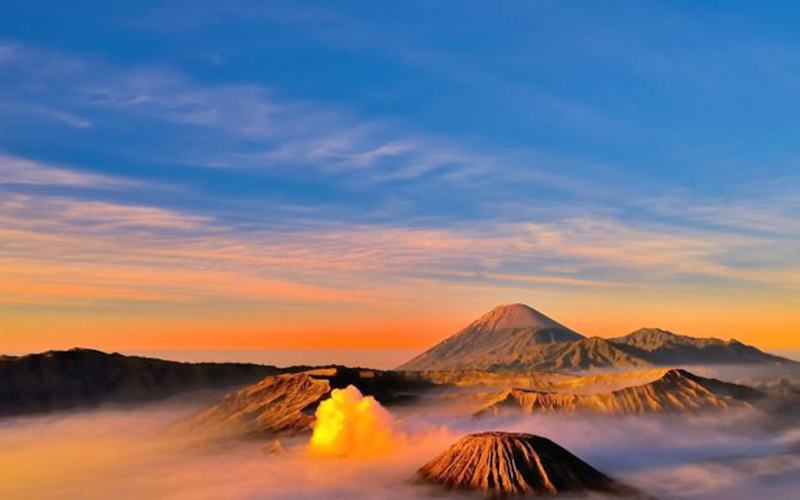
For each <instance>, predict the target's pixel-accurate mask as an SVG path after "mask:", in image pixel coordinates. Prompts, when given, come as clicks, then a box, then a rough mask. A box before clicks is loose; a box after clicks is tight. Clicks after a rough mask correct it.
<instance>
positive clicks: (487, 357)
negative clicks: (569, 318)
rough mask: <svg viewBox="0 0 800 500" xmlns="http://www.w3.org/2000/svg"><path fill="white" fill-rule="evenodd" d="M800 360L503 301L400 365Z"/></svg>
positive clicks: (593, 366) (626, 366)
mask: <svg viewBox="0 0 800 500" xmlns="http://www.w3.org/2000/svg"><path fill="white" fill-rule="evenodd" d="M724 363H743V364H762V365H767V364H768V365H773V366H778V367H785V368H788V369H792V370H800V363H796V362H794V361H791V360H788V359H786V358H781V357H779V356H774V355H771V354H767V353H765V352H762V351H760V350H758V349H756V348H755V347H752V346H748V345H745V344H742V343H741V342H738V341H736V340H733V339H731V340H720V339H714V338H697V337H689V336H686V335H678V334H675V333H672V332H668V331H666V330H660V329H657V328H647V329H641V330H637V331H636V332H633V333H631V334H629V335H626V336H623V337H617V338H609V339H604V338H600V337H588V338H587V337H584V336H583V335H581V334H579V333H577V332H575V331H573V330H571V329H569V328H567V327H566V326H564V325H562V324H561V323H559V322H557V321H555V320H553V319H551V318H548V317H547V316H545V315H544V314H542V313H540V312H539V311H537V310H535V309H533V308H531V307H528V306H526V305H525V304H510V305H504V306H498V307H495V308H494V309H492V310H491V311H489V312H488V313H486V314H484V315H483V316H481V317H480V318H479V319H477V320H476V321H474V322H472V323H471V324H469V325H468V326H467V327H465V328H463V329H462V330H460V331H459V332H457V333H456V334H455V335H453V336H451V337H449V338H447V339H445V340H444V341H442V342H440V343H439V344H437V345H435V346H433V347H432V348H431V349H428V350H427V351H425V352H423V353H422V354H420V355H419V356H417V357H416V358H414V359H412V360H410V361H408V362H407V363H405V364H403V365H401V366H399V367H398V368H397V369H398V370H409V371H430V370H458V371H463V370H483V371H518V372H522V371H541V370H549V371H587V370H588V371H593V370H607V369H613V370H631V369H642V368H647V367H654V366H676V365H703V364H724Z"/></svg>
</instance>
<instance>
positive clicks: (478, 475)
mask: <svg viewBox="0 0 800 500" xmlns="http://www.w3.org/2000/svg"><path fill="white" fill-rule="evenodd" d="M417 474H418V476H419V478H420V479H421V480H423V481H425V482H428V483H433V484H436V485H441V486H444V487H447V488H451V489H456V490H471V491H478V492H482V493H484V494H488V495H489V496H506V495H525V494H527V495H548V496H549V495H556V494H560V493H571V494H580V493H603V494H607V495H637V492H636V491H635V490H633V489H632V488H629V487H627V486H625V485H623V484H621V483H619V482H617V481H615V480H613V479H611V478H609V477H608V476H606V475H605V474H603V473H602V472H600V471H598V470H597V469H595V468H593V467H592V466H590V465H589V464H587V463H586V462H584V461H583V460H581V459H580V458H578V457H576V456H575V455H573V454H572V453H570V452H569V451H567V450H565V449H564V448H562V447H561V446H559V445H557V444H555V443H554V442H552V441H550V440H549V439H547V438H543V437H539V436H534V435H531V434H516V433H505V432H485V433H481V434H472V435H469V436H466V437H464V438H461V439H459V440H458V441H457V442H456V443H455V444H454V445H452V446H451V447H450V448H449V449H447V450H446V451H444V452H443V453H442V454H440V455H439V456H437V457H436V458H434V459H433V460H431V461H430V462H428V463H427V464H425V466H423V467H422V468H421V469H420V470H419V471H418V473H417Z"/></svg>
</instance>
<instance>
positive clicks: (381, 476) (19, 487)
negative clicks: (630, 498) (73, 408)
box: [0, 403, 800, 500]
mask: <svg viewBox="0 0 800 500" xmlns="http://www.w3.org/2000/svg"><path fill="white" fill-rule="evenodd" d="M197 409H198V405H192V404H187V403H180V404H176V403H171V404H151V405H144V406H139V407H136V408H111V409H100V410H93V411H87V412H75V413H70V414H64V415H60V416H47V417H29V418H15V419H9V420H5V421H3V422H1V423H0V498H14V499H22V500H25V499H74V498H81V499H86V500H100V499H103V500H106V499H108V498H115V499H128V498H130V499H140V498H150V499H162V498H164V499H186V500H188V499H231V500H240V499H241V500H244V499H289V498H308V499H320V500H321V499H337V498H342V499H350V498H375V499H386V500H394V499H408V498H420V497H424V498H441V497H446V498H452V497H453V495H452V494H449V493H448V494H445V493H440V492H439V490H437V489H435V488H430V487H425V486H421V485H419V484H415V483H414V482H413V481H412V478H413V475H414V472H415V471H416V470H417V469H418V468H419V467H421V466H422V465H424V464H425V463H426V462H427V461H428V460H430V459H432V458H433V457H434V456H436V455H437V454H439V453H440V452H442V451H443V450H444V449H446V448H447V447H448V446H450V445H451V444H452V443H453V442H454V441H456V440H457V439H458V438H459V437H461V436H463V435H465V434H467V433H471V432H478V431H483V430H506V431H519V432H531V433H534V434H539V435H543V436H546V437H548V438H550V439H552V440H553V441H555V442H556V443H558V444H560V445H562V446H564V447H565V448H567V449H568V450H570V451H571V452H573V453H574V454H576V455H577V456H579V457H580V458H582V459H583V460H585V461H587V462H588V463H590V464H591V465H593V466H594V467H596V468H597V469H599V470H601V471H603V472H605V473H606V474H608V475H610V476H612V477H614V478H616V479H619V480H620V481H622V482H625V483H628V484H630V485H631V486H634V487H636V488H639V489H641V490H642V491H645V492H647V493H649V494H652V495H655V496H657V497H659V498H662V499H669V498H674V499H712V498H727V499H734V500H736V499H745V498H754V497H759V496H760V497H762V498H770V499H790V498H795V497H796V492H797V491H798V490H800V428H798V427H795V428H785V429H783V430H782V431H780V432H775V431H770V430H766V429H765V428H763V427H762V426H761V425H760V424H759V422H760V419H762V418H763V415H760V414H757V413H755V412H740V413H730V412H728V413H725V414H723V415H720V416H719V417H710V416H703V417H674V416H673V417H654V416H648V417H646V418H644V417H631V418H627V417H585V416H584V417H580V416H571V415H559V416H533V417H531V416H525V417H523V416H520V417H517V418H497V419H472V418H468V417H460V418H459V417H453V416H452V415H451V414H450V413H448V412H445V413H442V414H438V413H437V412H435V411H431V410H432V408H431V407H430V406H421V407H420V408H419V409H418V410H417V411H414V410H413V409H412V408H407V409H406V410H405V411H403V412H397V414H395V415H394V420H393V421H394V424H393V425H394V428H393V435H394V436H395V438H394V440H393V446H391V447H388V448H386V450H385V452H384V453H382V454H373V455H370V456H369V457H359V456H354V457H348V458H341V457H319V456H315V455H314V454H312V453H310V452H309V439H310V436H305V437H301V438H297V439H294V440H282V444H283V448H284V451H282V452H279V453H270V452H269V451H268V450H269V449H270V448H269V446H268V444H269V440H267V439H264V440H251V441H219V440H214V439H211V438H210V437H209V436H203V435H199V434H197V433H187V432H182V433H180V434H176V433H174V432H171V431H169V430H168V429H169V426H170V424H171V423H172V422H174V421H175V420H177V419H179V418H181V417H184V416H186V415H188V414H190V413H192V412H194V411H196V410H197ZM472 498H474V497H472Z"/></svg>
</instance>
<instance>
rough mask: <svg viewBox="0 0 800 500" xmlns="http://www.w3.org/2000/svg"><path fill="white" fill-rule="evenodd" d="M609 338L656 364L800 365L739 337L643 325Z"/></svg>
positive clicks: (631, 353) (628, 350)
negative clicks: (692, 333) (681, 332)
mask: <svg viewBox="0 0 800 500" xmlns="http://www.w3.org/2000/svg"><path fill="white" fill-rule="evenodd" d="M609 341H610V342H611V343H612V344H614V345H615V346H617V347H619V348H620V349H622V350H624V351H625V352H627V353H628V354H630V355H632V356H637V357H640V358H642V359H646V360H647V361H649V362H651V363H653V364H656V365H676V364H685V365H691V364H717V363H742V364H786V365H798V363H795V362H793V361H791V360H789V359H786V358H782V357H780V356H774V355H772V354H767V353H765V352H763V351H761V350H759V349H757V348H755V347H753V346H749V345H745V344H742V343H741V342H739V341H738V340H735V339H731V340H721V339H716V338H711V337H689V336H687V335H678V334H676V333H672V332H670V331H667V330H662V329H660V328H642V329H640V330H636V331H635V332H633V333H630V334H628V335H625V336H623V337H617V338H612V339H609ZM798 366H800V365H798Z"/></svg>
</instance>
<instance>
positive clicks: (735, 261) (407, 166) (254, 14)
mask: <svg viewBox="0 0 800 500" xmlns="http://www.w3.org/2000/svg"><path fill="white" fill-rule="evenodd" d="M0 9H1V10H0V12H2V16H0V117H1V118H2V119H0V217H2V218H0V223H2V224H3V226H2V227H3V228H4V229H5V231H6V232H5V235H6V236H5V241H6V243H5V245H0V257H2V258H3V260H2V261H0V262H2V263H4V265H5V266H6V270H7V271H6V272H9V271H8V270H9V269H14V268H16V269H18V270H17V271H15V273H9V274H7V276H6V279H7V280H8V282H10V283H16V285H14V286H9V287H8V290H7V291H6V293H5V299H3V300H1V301H0V302H3V304H4V305H2V306H0V308H4V310H5V311H6V312H8V313H9V314H14V315H16V316H19V317H23V316H25V315H26V314H33V313H34V312H41V311H42V310H47V311H50V312H52V311H59V314H62V313H63V314H68V315H69V314H72V315H74V316H75V317H77V316H79V315H81V314H85V313H86V310H87V308H94V309H91V310H92V311H94V313H97V314H107V313H108V311H117V312H115V313H114V314H120V315H122V316H124V314H122V313H119V311H123V310H124V311H129V312H131V314H133V313H136V314H140V313H141V308H145V309H147V310H158V311H160V312H159V314H162V315H163V314H167V313H164V311H165V310H171V311H174V314H173V313H169V314H170V315H178V316H180V314H189V313H187V312H186V311H189V310H193V309H192V307H193V306H197V304H204V305H203V307H207V306H208V304H211V305H213V306H214V307H218V306H219V305H220V304H223V303H226V304H231V303H235V304H238V305H241V304H243V303H248V304H252V305H253V306H254V307H257V308H258V309H259V310H262V311H272V312H273V313H275V314H278V315H281V314H283V313H280V312H279V311H285V310H286V308H292V307H295V308H296V307H300V306H302V305H304V304H306V303H307V302H308V301H312V302H313V301H318V300H321V301H325V302H326V304H328V305H326V306H325V307H329V308H344V309H348V308H350V309H351V310H353V311H356V310H357V309H363V308H364V307H372V308H375V310H381V311H383V310H385V309H387V308H390V307H395V308H396V307H397V306H398V304H403V305H408V304H416V305H415V306H414V307H421V306H419V304H417V301H418V300H417V298H416V297H417V295H418V293H419V296H420V297H421V298H420V299H419V300H422V299H423V298H424V301H425V303H426V304H430V301H431V300H432V299H431V297H440V296H441V295H442V294H441V290H442V289H450V288H448V287H454V288H453V290H455V291H454V292H453V295H452V297H453V298H452V299H451V302H448V301H447V300H445V301H443V302H441V304H440V303H439V302H438V301H437V300H434V302H435V303H436V304H438V305H437V308H436V310H437V311H440V310H443V311H447V310H449V309H452V310H454V311H462V310H467V309H468V307H467V306H466V305H461V304H469V310H470V311H472V310H473V308H480V306H478V304H481V306H482V305H483V304H486V305H487V306H491V305H493V304H492V303H491V302H492V301H493V300H495V299H497V300H501V299H506V298H508V299H512V300H514V299H516V298H518V297H522V298H523V299H526V300H527V299H530V300H536V301H538V302H544V303H545V304H546V305H547V306H548V307H550V308H555V309H557V310H559V311H562V312H563V311H567V310H569V305H570V304H571V303H572V302H574V301H575V300H576V299H575V297H584V299H582V300H584V301H585V302H586V303H588V302H589V300H590V298H591V297H592V296H595V297H596V296H597V293H596V288H597V287H603V288H604V289H611V290H612V292H604V293H603V295H604V296H609V297H616V300H617V301H618V304H622V303H629V301H630V300H631V297H637V300H644V299H640V298H641V297H643V296H646V297H649V300H650V301H651V302H649V303H648V304H647V305H643V307H645V309H648V308H650V309H649V310H652V311H653V314H654V315H656V316H657V317H659V318H660V317H662V316H663V317H669V316H670V315H675V314H676V313H677V312H678V311H680V309H679V308H680V307H685V306H686V301H687V300H689V301H691V300H692V299H687V298H686V297H694V298H697V297H701V298H703V299H702V300H706V299H708V297H724V300H723V299H722V298H720V299H719V303H716V302H714V300H711V302H708V303H706V305H707V306H708V307H709V308H710V309H711V310H714V311H716V314H717V315H724V312H725V311H726V310H727V309H730V308H736V309H739V308H740V307H742V304H745V303H752V301H753V300H758V301H762V302H763V303H764V306H763V310H766V311H768V312H766V313H765V312H763V310H762V312H761V313H759V315H758V316H757V317H756V316H753V317H752V318H750V320H749V321H750V323H748V325H750V324H752V325H756V324H758V321H763V320H764V315H765V314H772V316H770V317H771V318H773V320H774V322H778V323H781V324H783V325H784V326H783V327H782V328H783V330H781V332H783V333H781V335H786V334H787V332H788V331H789V329H790V328H795V327H797V326H798V323H793V322H794V321H795V319H798V318H796V317H795V316H791V315H790V313H789V312H788V311H790V310H791V309H792V308H794V307H795V306H796V305H797V299H796V297H797V296H798V286H799V285H800V262H798V256H800V242H799V240H798V236H800V234H799V233H800V223H798V220H800V218H798V216H800V195H799V194H798V193H800V168H798V161H797V153H798V149H800V143H798V141H797V140H796V132H797V130H798V125H800V99H798V98H797V96H798V93H799V92H800V36H799V35H798V33H797V29H796V27H797V23H798V21H800V12H798V8H797V7H796V6H794V5H791V4H789V3H779V2H775V3H758V4H756V3H751V2H703V3H697V2H680V1H678V2H602V3H601V2H533V1H530V2H522V1H520V2H512V1H509V2H501V3H497V2H463V1H459V2H445V1H442V2H413V1H411V2H393V3H387V2H309V1H304V2H207V1H199V2H198V1H196V2H183V1H175V2H136V3H128V4H126V5H123V4H121V3H119V2H86V1H76V2H69V3H64V4H59V5H56V4H52V3H51V2H38V1H30V2H6V4H4V5H3V6H2V8H0ZM3 199H5V202H3V201H2V200H3ZM90 247H91V248H90ZM167 249H168V251H169V252H172V254H171V256H170V257H169V259H167V258H166V257H164V254H165V252H167ZM167 253H168V252H167ZM164 259H166V260H164ZM17 264H19V266H17ZM47 265H52V266H55V267H54V269H55V270H50V271H47V272H45V269H49V268H47ZM100 265H105V266H108V267H107V268H105V271H102V272H100V271H98V269H97V268H96V266H100ZM26 266H28V267H26ZM76 266H90V267H89V268H83V267H76ZM91 266H95V267H91ZM165 267H170V268H172V269H174V268H176V267H178V268H180V269H182V270H183V271H185V272H187V273H194V274H192V276H196V279H197V280H199V281H204V280H203V278H202V277H203V276H206V277H208V278H209V280H207V281H214V280H215V279H218V280H220V282H223V281H225V280H224V279H223V277H226V278H230V279H231V280H234V281H235V280H236V279H238V278H237V277H239V278H240V277H242V276H246V277H247V278H248V279H255V280H261V281H259V282H258V283H253V287H254V289H258V290H260V292H258V293H255V292H254V293H253V294H241V293H239V292H237V291H235V290H229V289H227V288H225V287H222V286H217V287H212V288H211V289H208V290H206V291H205V292H203V293H199V292H197V291H196V290H195V289H189V288H191V287H187V288H186V289H176V285H175V284H174V283H173V282H166V283H165V282H162V281H158V280H157V279H155V278H154V281H147V280H145V279H143V278H142V277H141V276H140V275H138V274H137V273H147V272H151V271H152V272H157V271H158V270H161V269H164V268H165ZM26 269H28V270H27V271H26ZM59 269H60V270H62V271H59ZM77 269H81V270H82V271H85V273H84V274H83V276H84V277H80V275H81V273H80V272H78V271H77ZM37 270H39V272H40V274H37ZM72 271H74V275H73V274H71V272H72ZM103 273H105V274H103ZM204 273H205V274H204ZM12 274H13V277H12ZM43 274H46V275H47V276H48V278H47V279H46V280H45V279H44V278H42V275H43ZM86 274H88V275H91V276H92V279H88V278H87V277H86ZM121 276H127V278H126V279H122V278H121ZM137 276H138V277H137ZM12 278H13V279H12ZM387 282H391V283H395V284H397V287H396V288H392V287H389V286H387V285H386V283H387ZM422 283H424V285H423V284H422ZM42 287H44V288H42ZM48 287H56V288H58V287H62V288H61V289H60V290H62V291H61V292H53V290H54V288H48ZM70 287H72V288H70ZM74 287H78V288H74ZM283 287H288V290H292V291H291V292H289V293H288V295H287V293H283V292H275V293H270V292H269V290H270V289H275V290H284V289H285V288H283ZM292 287H301V288H292ZM302 287H307V288H302ZM308 287H310V288H308ZM415 287H429V288H428V291H427V292H424V293H423V292H418V291H417V289H416V288H415ZM76 289H77V290H83V291H82V292H79V293H78V295H79V296H72V295H70V292H69V290H76ZM110 289H111V291H109V290H110ZM43 290H44V291H43ZM91 290H96V293H93V292H91ZM133 291H135V292H136V293H133ZM0 294H2V291H1V290H0ZM376 294H377V295H376ZM445 295H448V294H447V293H446V294H445ZM665 297H666V298H665ZM678 297H682V298H683V299H679V298H678ZM0 298H2V297H0ZM605 300H611V299H605ZM681 300H683V302H682V301H681ZM340 301H344V302H345V304H344V305H343V304H341V303H340ZM514 301H516V300H514ZM579 302H580V301H579ZM601 302H602V301H601ZM663 302H668V303H670V304H672V305H671V306H670V308H664V309H659V308H658V307H657V306H656V305H655V304H657V303H663ZM580 303H583V302H580ZM187 304H192V305H193V306H190V305H187ZM456 304H459V305H456ZM404 307H405V306H404ZM597 307H598V309H602V308H604V307H605V306H597ZM659 307H661V306H659ZM97 308H100V309H99V311H100V312H98V309H97ZM31 311H33V312H31ZM178 311H182V312H178ZM94 313H93V314H94ZM54 314H55V313H54ZM353 314H355V312H354V313H353ZM376 314H377V313H376ZM425 314H433V312H430V311H429V312H427V313H425ZM464 314H467V313H464ZM470 314H471V313H470ZM596 314H600V313H599V312H598V313H596ZM694 314H699V313H697V312H695V313H694ZM787 315H789V316H787ZM284 316H285V317H284ZM284 316H281V317H282V318H283V320H282V321H284V322H285V323H286V324H289V323H291V317H292V315H291V314H290V313H285V314H284ZM591 317H595V316H591ZM259 318H260V317H259ZM588 318H589V316H587V317H576V318H575V320H576V321H584V322H585V323H586V324H590V323H591V321H590V320H589V319H588ZM776 318H778V319H776ZM787 318H789V319H787ZM757 319H758V321H757ZM779 320H780V321H779ZM19 321H20V323H19V324H18V326H15V327H9V330H8V332H7V333H6V334H5V335H7V336H9V337H13V336H15V335H16V336H19V337H21V336H23V334H24V333H25V332H27V331H28V329H29V328H32V325H34V323H31V322H27V323H26V322H25V321H23V320H22V319H20V320H19ZM281 324H284V323H281ZM188 325H189V323H187V328H189V326H188ZM614 327H619V325H617V324H616V323H615V324H614ZM697 328H700V325H698V326H697ZM725 328H730V325H726V326H725ZM600 330H601V333H603V331H602V328H601V329H600ZM726 331H727V330H726ZM792 331H794V330H792ZM0 333H2V332H0Z"/></svg>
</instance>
